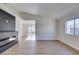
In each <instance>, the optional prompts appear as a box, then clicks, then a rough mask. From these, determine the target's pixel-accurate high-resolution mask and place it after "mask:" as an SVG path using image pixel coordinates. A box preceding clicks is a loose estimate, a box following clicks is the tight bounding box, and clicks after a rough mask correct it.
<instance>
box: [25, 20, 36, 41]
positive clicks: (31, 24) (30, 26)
mask: <svg viewBox="0 0 79 59" xmlns="http://www.w3.org/2000/svg"><path fill="white" fill-rule="evenodd" d="M27 31H28V35H27V38H26V40H36V36H35V20H28V21H27Z"/></svg>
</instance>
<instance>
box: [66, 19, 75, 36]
mask: <svg viewBox="0 0 79 59" xmlns="http://www.w3.org/2000/svg"><path fill="white" fill-rule="evenodd" d="M66 34H72V35H74V20H69V21H66Z"/></svg>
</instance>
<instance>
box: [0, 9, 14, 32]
mask: <svg viewBox="0 0 79 59" xmlns="http://www.w3.org/2000/svg"><path fill="white" fill-rule="evenodd" d="M6 31H15V17H14V16H12V15H10V14H9V13H7V12H5V11H3V10H1V9H0V32H6Z"/></svg>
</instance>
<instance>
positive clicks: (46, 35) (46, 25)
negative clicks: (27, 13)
mask: <svg viewBox="0 0 79 59" xmlns="http://www.w3.org/2000/svg"><path fill="white" fill-rule="evenodd" d="M36 34H37V35H36V36H37V40H56V22H55V21H54V20H52V19H47V18H40V19H38V20H37V21H36Z"/></svg>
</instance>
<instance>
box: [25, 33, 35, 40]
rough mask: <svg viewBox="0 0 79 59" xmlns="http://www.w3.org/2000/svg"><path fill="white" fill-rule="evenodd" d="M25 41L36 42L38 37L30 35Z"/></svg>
mask: <svg viewBox="0 0 79 59" xmlns="http://www.w3.org/2000/svg"><path fill="white" fill-rule="evenodd" d="M25 40H36V36H35V35H34V34H33V35H28V37H27V38H26V39H25Z"/></svg>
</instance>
